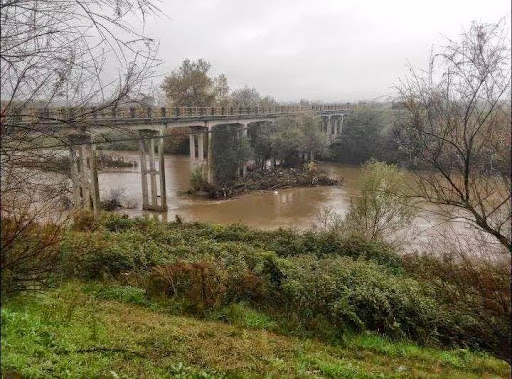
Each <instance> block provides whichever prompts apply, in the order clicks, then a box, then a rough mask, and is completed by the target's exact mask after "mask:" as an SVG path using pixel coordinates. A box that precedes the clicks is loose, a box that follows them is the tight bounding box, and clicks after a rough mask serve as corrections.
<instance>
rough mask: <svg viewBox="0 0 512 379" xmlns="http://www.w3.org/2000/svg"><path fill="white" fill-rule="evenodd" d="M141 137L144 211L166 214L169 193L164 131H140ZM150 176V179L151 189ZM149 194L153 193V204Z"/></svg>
mask: <svg viewBox="0 0 512 379" xmlns="http://www.w3.org/2000/svg"><path fill="white" fill-rule="evenodd" d="M139 136H140V139H139V154H140V173H141V184H142V209H144V210H149V211H157V212H165V211H167V192H166V189H165V167H164V140H163V130H160V131H157V130H140V131H139ZM155 139H158V143H157V145H158V170H157V169H156V167H155ZM148 158H149V164H148ZM148 166H149V168H148ZM148 175H149V179H150V180H149V189H148ZM157 175H158V177H159V183H158V186H159V187H160V196H158V187H157V179H156V176H157ZM148 190H149V191H148ZM149 193H151V203H150V202H149ZM158 197H160V204H159V203H158Z"/></svg>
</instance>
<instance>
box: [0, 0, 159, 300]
mask: <svg viewBox="0 0 512 379" xmlns="http://www.w3.org/2000/svg"><path fill="white" fill-rule="evenodd" d="M155 13H158V9H157V8H156V7H155V6H154V5H153V3H152V2H151V0H126V1H118V0H90V1H80V0H61V1H40V0H16V1H2V2H1V3H0V20H1V24H2V28H1V31H0V33H1V38H0V59H1V65H0V66H1V68H0V70H1V75H0V76H1V85H0V91H1V92H0V94H1V98H2V104H1V106H2V109H1V117H0V129H1V130H0V131H1V133H0V138H1V144H0V149H1V150H0V153H1V154H0V157H1V168H2V175H1V198H2V233H1V242H2V246H1V262H0V263H1V264H0V266H1V270H2V284H5V283H6V282H4V281H3V280H4V278H7V279H8V281H9V282H8V286H9V288H10V289H11V290H12V289H14V290H22V289H24V288H26V287H27V284H29V283H32V284H33V283H34V282H41V281H42V280H43V279H44V278H45V277H46V274H47V273H48V270H49V269H51V268H52V267H53V265H54V263H55V259H56V258H58V255H57V254H55V249H54V246H55V244H56V243H57V242H58V235H59V234H58V227H56V226H55V225H54V226H51V225H46V226H44V227H43V226H41V225H40V224H39V223H40V222H43V223H45V224H46V223H48V222H51V221H53V222H57V221H61V220H56V218H57V216H58V214H59V212H55V210H56V209H59V206H62V203H63V202H62V201H61V198H62V197H63V196H66V195H67V194H68V182H67V180H66V177H65V176H62V177H61V176H55V175H53V176H48V175H44V174H43V173H41V172H38V171H36V170H27V169H25V168H24V167H23V162H24V160H26V159H27V158H28V159H31V160H49V159H52V158H54V157H55V155H57V154H60V153H62V150H60V151H58V150H57V149H41V147H44V146H45V144H48V143H49V144H50V145H55V144H57V145H58V146H59V147H61V149H64V151H66V150H67V149H68V148H70V146H71V144H72V143H73V142H72V141H70V139H69V138H66V136H64V135H63V133H62V129H63V127H65V128H66V129H67V130H70V129H73V128H74V129H75V130H76V133H83V130H84V129H85V128H86V127H87V121H86V118H84V117H82V116H85V115H90V114H93V113H96V112H102V111H103V110H106V109H107V108H111V107H116V106H117V105H118V104H120V103H121V102H123V101H125V100H126V99H129V98H130V97H131V96H133V95H134V94H135V95H137V94H140V93H143V92H145V86H146V79H148V78H149V77H150V76H151V75H152V73H153V69H154V68H155V66H156V65H157V64H158V61H157V60H156V59H155V53H156V48H157V46H156V44H155V42H154V41H153V40H152V39H151V38H149V37H148V36H146V35H145V33H144V29H145V28H144V25H143V24H144V20H146V18H147V17H148V15H150V14H155ZM137 19H138V20H142V22H141V24H138V23H137V22H136V21H135V20H137ZM91 106H94V108H91ZM56 107H63V108H62V109H63V112H60V113H50V112H46V111H45V110H44V109H41V108H49V109H52V108H53V109H54V108H56ZM37 108H39V111H38V109H37ZM20 121H23V122H20ZM42 121H52V123H47V122H42ZM2 287H3V286H2ZM2 289H4V288H2Z"/></svg>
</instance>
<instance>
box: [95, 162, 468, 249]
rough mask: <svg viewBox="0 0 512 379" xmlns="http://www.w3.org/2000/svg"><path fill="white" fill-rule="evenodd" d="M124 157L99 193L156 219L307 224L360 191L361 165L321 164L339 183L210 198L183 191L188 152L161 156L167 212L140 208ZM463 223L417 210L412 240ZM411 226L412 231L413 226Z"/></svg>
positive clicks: (135, 180) (134, 176) (418, 242)
mask: <svg viewBox="0 0 512 379" xmlns="http://www.w3.org/2000/svg"><path fill="white" fill-rule="evenodd" d="M112 154H114V155H117V156H122V157H123V158H124V159H125V160H128V161H133V162H136V165H134V167H133V168H129V167H128V168H122V169H109V170H107V171H102V172H100V173H99V184H100V196H101V197H102V198H106V197H108V196H109V193H110V190H111V189H117V188H122V189H123V190H124V194H123V200H124V203H132V205H133V206H134V208H133V209H123V210H122V211H121V212H122V213H127V214H129V215H131V216H135V215H141V214H154V215H158V216H159V218H162V216H163V218H164V219H167V220H174V218H175V215H180V217H181V218H182V219H183V220H185V221H205V222H213V223H220V224H232V223H243V224H245V225H248V226H251V227H256V228H262V229H276V228H279V227H293V228H298V229H305V228H309V227H311V226H312V225H313V223H317V222H318V214H319V213H320V212H321V211H322V210H323V209H325V208H330V209H332V210H333V211H335V212H336V213H338V214H340V215H344V214H345V213H346V212H347V210H348V207H349V205H350V200H351V198H353V197H356V196H358V194H359V188H358V183H359V177H360V174H361V168H360V166H355V165H345V164H335V163H320V164H319V166H320V167H321V168H322V169H324V170H326V171H328V172H329V173H330V174H331V175H333V176H338V177H339V178H342V179H343V183H342V185H341V186H340V187H312V188H289V189H280V190H277V191H259V192H253V193H248V194H244V195H241V196H238V197H236V198H232V199H228V200H209V199H204V198H200V197H191V196H189V195H186V194H184V192H185V191H187V190H188V189H189V188H190V162H189V158H188V157H187V156H176V155H167V156H165V175H166V185H167V205H168V211H167V214H164V215H162V214H159V213H153V212H149V211H143V210H142V189H141V176H140V173H139V168H138V163H139V156H138V153H137V152H122V153H120V152H114V153H112ZM465 226H467V224H465V223H460V222H459V223H458V222H451V223H449V224H446V223H442V222H441V220H440V219H438V218H436V217H435V216H434V215H433V214H430V213H429V214H426V213H421V214H420V215H419V216H418V217H417V218H416V219H415V221H414V223H413V225H411V236H410V238H411V239H412V240H411V245H412V246H414V247H415V248H420V249H421V246H423V245H424V244H425V243H426V241H427V240H428V239H429V237H431V236H434V235H435V234H436V233H439V232H440V231H446V230H448V229H449V230H451V232H452V233H453V232H456V233H457V234H462V233H464V232H465V231H467V228H466V227H465ZM413 229H414V230H413Z"/></svg>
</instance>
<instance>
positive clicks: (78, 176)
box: [69, 134, 100, 217]
mask: <svg viewBox="0 0 512 379" xmlns="http://www.w3.org/2000/svg"><path fill="white" fill-rule="evenodd" d="M69 140H70V144H69V146H70V148H69V153H70V166H71V183H72V192H73V207H74V208H75V209H77V210H78V209H87V210H92V211H93V213H94V216H95V217H98V216H99V212H100V193H99V186H98V168H97V161H96V146H94V145H93V144H92V139H91V136H90V135H87V134H77V135H71V136H69Z"/></svg>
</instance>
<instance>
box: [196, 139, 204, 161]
mask: <svg viewBox="0 0 512 379" xmlns="http://www.w3.org/2000/svg"><path fill="white" fill-rule="evenodd" d="M197 159H198V161H199V164H202V163H203V160H204V133H199V134H198V135H197Z"/></svg>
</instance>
